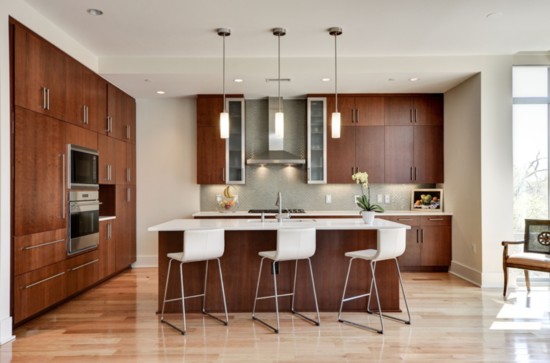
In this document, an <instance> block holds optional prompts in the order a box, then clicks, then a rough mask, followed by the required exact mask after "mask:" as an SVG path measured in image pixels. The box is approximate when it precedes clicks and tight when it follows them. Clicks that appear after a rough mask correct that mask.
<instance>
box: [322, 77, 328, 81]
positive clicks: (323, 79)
mask: <svg viewBox="0 0 550 363" xmlns="http://www.w3.org/2000/svg"><path fill="white" fill-rule="evenodd" d="M321 82H330V78H328V77H325V78H321Z"/></svg>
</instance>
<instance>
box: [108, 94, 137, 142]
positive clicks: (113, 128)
mask: <svg viewBox="0 0 550 363" xmlns="http://www.w3.org/2000/svg"><path fill="white" fill-rule="evenodd" d="M99 132H101V133H104V134H105V135H109V136H112V137H115V138H117V139H120V140H124V141H126V142H131V143H135V142H136V141H135V140H136V101H135V100H134V99H133V98H132V97H131V96H129V95H127V94H126V93H124V92H123V91H122V90H120V89H118V88H117V87H115V86H113V85H112V84H108V85H107V118H106V119H105V122H104V125H103V127H100V129H99Z"/></svg>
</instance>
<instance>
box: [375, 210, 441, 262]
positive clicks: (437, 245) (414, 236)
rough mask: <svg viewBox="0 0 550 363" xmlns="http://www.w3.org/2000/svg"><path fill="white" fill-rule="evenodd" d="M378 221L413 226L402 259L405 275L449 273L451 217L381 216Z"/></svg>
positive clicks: (400, 259) (408, 231)
mask: <svg viewBox="0 0 550 363" xmlns="http://www.w3.org/2000/svg"><path fill="white" fill-rule="evenodd" d="M377 218H382V219H387V220H390V221H394V222H398V223H402V224H406V225H409V226H411V229H410V230H407V248H406V250H405V253H403V255H402V256H401V257H399V266H400V267H401V268H402V269H403V270H404V271H447V270H448V269H449V266H450V264H451V249H452V234H451V219H452V218H451V217H450V216H402V217H397V216H380V217H377Z"/></svg>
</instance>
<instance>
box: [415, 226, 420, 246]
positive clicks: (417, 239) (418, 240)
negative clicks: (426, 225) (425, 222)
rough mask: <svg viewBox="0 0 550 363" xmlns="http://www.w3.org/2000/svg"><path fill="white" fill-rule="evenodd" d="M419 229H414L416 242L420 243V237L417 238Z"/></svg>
mask: <svg viewBox="0 0 550 363" xmlns="http://www.w3.org/2000/svg"><path fill="white" fill-rule="evenodd" d="M419 231H420V230H419V229H417V230H416V243H420V239H419V238H418V232H419Z"/></svg>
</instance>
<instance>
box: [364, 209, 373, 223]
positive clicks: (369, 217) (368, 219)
mask: <svg viewBox="0 0 550 363" xmlns="http://www.w3.org/2000/svg"><path fill="white" fill-rule="evenodd" d="M374 213H376V212H372V211H363V212H361V217H363V221H364V222H365V223H366V224H373V223H374Z"/></svg>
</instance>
